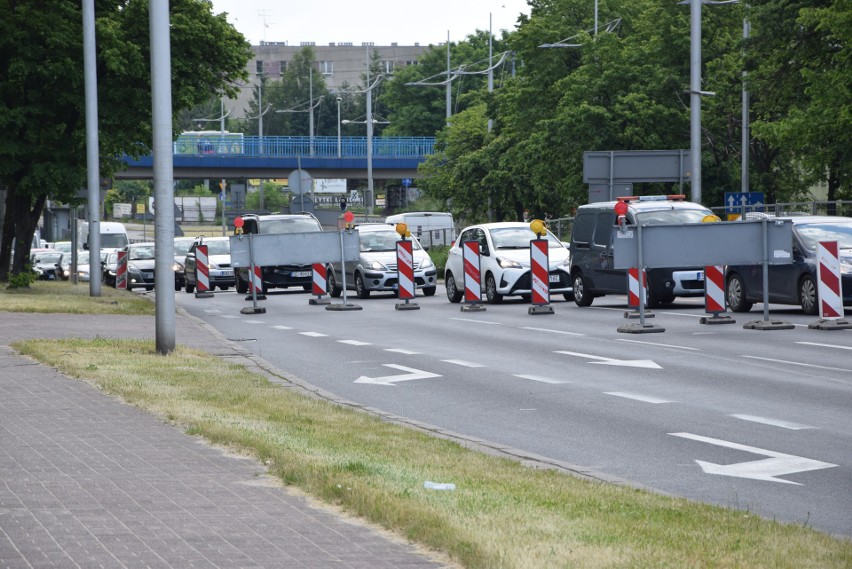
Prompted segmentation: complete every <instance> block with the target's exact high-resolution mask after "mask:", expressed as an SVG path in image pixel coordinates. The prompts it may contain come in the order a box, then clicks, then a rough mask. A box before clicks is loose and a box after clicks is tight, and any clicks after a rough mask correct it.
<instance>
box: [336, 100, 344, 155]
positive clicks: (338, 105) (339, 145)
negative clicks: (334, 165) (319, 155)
mask: <svg viewBox="0 0 852 569" xmlns="http://www.w3.org/2000/svg"><path fill="white" fill-rule="evenodd" d="M342 100H343V97H341V96H340V95H338V96H337V157H338V158H340V157H342V156H343V152H342V151H341V150H342V148H341V139H340V102H341V101H342Z"/></svg>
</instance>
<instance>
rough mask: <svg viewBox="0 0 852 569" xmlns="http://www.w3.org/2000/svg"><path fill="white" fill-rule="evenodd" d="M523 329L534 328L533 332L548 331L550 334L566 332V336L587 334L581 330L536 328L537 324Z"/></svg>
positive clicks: (522, 328)
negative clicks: (567, 330) (580, 331)
mask: <svg viewBox="0 0 852 569" xmlns="http://www.w3.org/2000/svg"><path fill="white" fill-rule="evenodd" d="M521 330H532V331H533V332H547V333H549V334H565V335H566V336H585V334H581V333H579V332H566V331H565V330H551V329H550V328H536V327H535V326H522V327H521Z"/></svg>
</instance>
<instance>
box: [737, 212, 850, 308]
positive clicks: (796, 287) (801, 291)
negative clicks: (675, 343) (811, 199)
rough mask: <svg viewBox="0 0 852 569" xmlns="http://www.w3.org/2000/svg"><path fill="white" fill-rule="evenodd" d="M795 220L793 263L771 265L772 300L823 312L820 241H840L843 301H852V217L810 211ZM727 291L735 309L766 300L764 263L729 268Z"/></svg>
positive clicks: (838, 245)
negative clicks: (818, 270) (820, 309)
mask: <svg viewBox="0 0 852 569" xmlns="http://www.w3.org/2000/svg"><path fill="white" fill-rule="evenodd" d="M789 219H790V221H792V223H793V263H792V264H790V265H769V287H768V292H769V302H774V303H778V304H796V305H799V306H801V307H802V311H803V312H804V313H805V314H817V313H818V312H819V294H818V287H817V282H818V278H817V259H816V254H817V243H819V242H820V241H837V248H838V253H839V257H840V272H841V288H842V289H843V304H844V305H845V306H850V305H852V218H850V217H823V216H812V215H806V216H801V217H791V218H789ZM725 282H726V284H725V294H726V297H727V301H728V306H729V307H730V308H731V310H733V311H734V312H748V311H749V310H751V307H752V306H753V305H754V303H755V302H763V265H732V266H729V267H728V268H727V271H726V277H725Z"/></svg>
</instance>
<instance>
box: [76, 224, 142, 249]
mask: <svg viewBox="0 0 852 569" xmlns="http://www.w3.org/2000/svg"><path fill="white" fill-rule="evenodd" d="M98 225H100V226H101V252H104V250H106V251H112V250H114V249H121V248H123V247H124V246H125V245H127V244H128V243H130V239H129V238H128V236H127V228H125V227H124V224H123V223H118V222H116V221H101V222H100V223H99V224H98ZM78 227H79V232H80V235H79V239H80V241H79V244H80V246H81V247H82V248H83V249H88V248H89V223H88V222H87V221H81V222H80V223H79V224H78Z"/></svg>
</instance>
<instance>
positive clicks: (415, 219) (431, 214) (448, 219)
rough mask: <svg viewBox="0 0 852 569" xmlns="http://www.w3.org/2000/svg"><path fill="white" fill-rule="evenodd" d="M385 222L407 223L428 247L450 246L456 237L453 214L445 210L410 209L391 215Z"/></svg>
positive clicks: (409, 228) (421, 242)
mask: <svg viewBox="0 0 852 569" xmlns="http://www.w3.org/2000/svg"><path fill="white" fill-rule="evenodd" d="M385 223H394V224H396V223H405V224H406V225H408V230H409V231H411V233H412V234H413V235H416V236H417V239H418V240H419V241H420V244H421V245H423V247H425V248H426V249H429V248H430V247H432V246H434V245H447V246H450V245H452V244H453V241H455V239H456V224H455V221H454V220H453V214H451V213H446V212H443V211H409V212H407V213H399V214H396V215H389V216H388V217H387V218H385Z"/></svg>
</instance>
